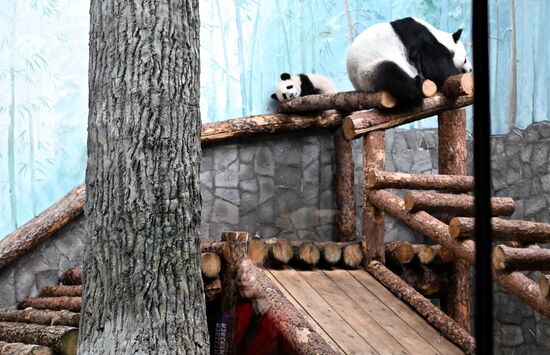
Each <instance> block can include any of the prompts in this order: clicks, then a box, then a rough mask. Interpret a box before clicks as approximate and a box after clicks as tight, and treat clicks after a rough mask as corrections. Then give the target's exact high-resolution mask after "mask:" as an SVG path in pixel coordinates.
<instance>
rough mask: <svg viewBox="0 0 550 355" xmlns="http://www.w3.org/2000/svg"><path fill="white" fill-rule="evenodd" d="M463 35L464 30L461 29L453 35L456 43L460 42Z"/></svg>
mask: <svg viewBox="0 0 550 355" xmlns="http://www.w3.org/2000/svg"><path fill="white" fill-rule="evenodd" d="M461 34H462V28H459V29H458V31H456V32H455V33H453V39H454V40H455V43H456V42H458V40H459V39H460V35H461Z"/></svg>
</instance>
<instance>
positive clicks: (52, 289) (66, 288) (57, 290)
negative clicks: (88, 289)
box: [38, 285, 82, 297]
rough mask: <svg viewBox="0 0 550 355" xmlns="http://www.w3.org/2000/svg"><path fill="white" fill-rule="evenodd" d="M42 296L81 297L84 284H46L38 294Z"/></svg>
mask: <svg viewBox="0 0 550 355" xmlns="http://www.w3.org/2000/svg"><path fill="white" fill-rule="evenodd" d="M38 296H40V297H59V296H67V297H81V296H82V285H72V286H70V285H58V286H44V287H42V289H41V290H40V293H39V294H38Z"/></svg>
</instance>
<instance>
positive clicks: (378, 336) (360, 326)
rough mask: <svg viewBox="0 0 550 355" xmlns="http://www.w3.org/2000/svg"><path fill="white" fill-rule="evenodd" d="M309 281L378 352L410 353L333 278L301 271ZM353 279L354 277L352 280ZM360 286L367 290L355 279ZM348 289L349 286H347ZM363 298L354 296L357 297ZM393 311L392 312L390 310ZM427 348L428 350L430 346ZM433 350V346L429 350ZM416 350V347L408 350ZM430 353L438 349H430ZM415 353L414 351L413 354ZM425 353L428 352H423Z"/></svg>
mask: <svg viewBox="0 0 550 355" xmlns="http://www.w3.org/2000/svg"><path fill="white" fill-rule="evenodd" d="M298 275H300V276H301V277H302V278H303V279H304V280H306V282H307V283H308V284H309V285H310V286H311V287H313V289H315V291H317V293H318V294H319V295H320V296H321V297H323V299H324V300H325V301H326V302H327V303H328V304H330V305H331V306H332V308H334V309H335V310H336V311H337V312H338V314H339V315H340V316H341V317H342V318H343V319H345V320H346V322H347V323H348V324H349V325H350V326H351V327H352V328H353V329H355V330H356V331H357V333H358V334H359V335H361V336H362V337H363V339H365V341H367V342H368V343H369V344H370V345H372V347H373V348H374V349H376V351H378V352H379V353H381V354H411V353H409V352H408V351H407V350H405V349H406V348H405V347H403V346H402V344H400V343H399V342H398V341H397V340H396V339H395V337H394V336H392V335H391V334H390V333H389V332H388V331H387V329H384V328H383V327H382V326H380V324H379V323H378V321H377V320H376V319H374V318H373V317H371V315H370V314H369V313H368V312H365V310H364V309H363V308H362V307H360V306H359V305H358V304H357V303H356V302H354V299H353V298H350V297H348V296H347V295H346V294H345V293H344V292H343V291H342V290H341V289H340V288H339V285H337V284H336V282H334V281H333V280H332V279H331V278H330V277H328V276H327V275H325V274H324V273H323V271H321V270H315V271H298ZM352 279H353V277H352ZM353 281H355V283H356V284H357V286H358V287H360V288H361V289H362V290H364V287H363V286H361V284H359V283H358V282H357V281H356V280H355V279H353ZM346 286H347V285H346ZM357 297H361V295H359V294H357V295H354V298H355V299H357ZM390 312H391V311H390ZM427 348H428V347H427ZM429 348H431V347H429ZM408 349H409V350H411V351H412V350H414V348H408ZM430 350H431V353H433V352H434V351H435V350H434V349H433V348H431V349H430ZM412 353H413V354H414V353H415V352H414V351H413V352H412ZM422 353H426V352H422Z"/></svg>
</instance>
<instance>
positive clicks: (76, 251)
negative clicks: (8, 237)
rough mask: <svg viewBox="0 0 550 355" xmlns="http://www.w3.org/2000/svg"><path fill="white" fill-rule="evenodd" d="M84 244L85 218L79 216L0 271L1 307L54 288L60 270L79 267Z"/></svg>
mask: <svg viewBox="0 0 550 355" xmlns="http://www.w3.org/2000/svg"><path fill="white" fill-rule="evenodd" d="M84 244H85V235H84V218H83V217H82V216H80V217H78V218H76V219H75V220H74V221H72V222H69V223H68V224H67V225H66V226H65V227H64V228H63V229H61V230H60V231H59V232H57V233H56V234H55V235H54V236H52V237H51V238H50V239H48V240H47V241H45V242H44V243H42V244H41V245H39V246H38V247H37V248H36V249H34V250H32V251H31V252H29V253H28V254H26V255H24V256H22V257H21V258H19V259H17V260H16V261H15V263H13V264H12V265H9V266H7V267H5V268H4V269H2V270H0V308H1V307H5V306H12V305H14V304H15V302H16V301H20V300H22V299H24V298H27V297H29V296H36V295H37V294H38V291H39V290H40V289H41V288H42V287H43V286H47V285H57V284H58V283H59V277H60V276H61V273H62V272H63V271H65V270H67V269H70V268H72V267H75V266H79V265H81V264H82V260H83V259H84Z"/></svg>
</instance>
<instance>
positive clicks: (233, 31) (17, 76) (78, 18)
mask: <svg viewBox="0 0 550 355" xmlns="http://www.w3.org/2000/svg"><path fill="white" fill-rule="evenodd" d="M471 1H472V0H412V1H411V0H392V1H386V2H380V1H376V0H328V1H322V0H310V1H307V0H298V1H291V0H280V1H260V0H228V1H221V0H204V1H201V2H200V7H201V8H200V12H201V17H202V21H201V22H202V30H201V58H202V63H201V90H202V92H201V96H202V98H201V110H202V117H203V120H205V121H218V120H224V119H229V118H236V117H241V116H243V115H249V114H259V113H266V112H271V111H273V110H274V109H275V105H274V103H273V101H272V99H271V98H270V94H271V93H272V92H273V89H274V87H275V84H276V82H277V80H278V78H279V75H280V74H281V72H292V73H300V72H313V73H319V74H323V75H326V76H328V77H330V78H332V79H333V81H334V82H335V84H336V86H337V88H338V89H339V90H342V91H344V90H350V89H351V88H352V86H351V83H350V82H349V80H348V79H347V75H346V68H345V56H346V51H347V48H348V46H349V44H350V39H351V38H352V37H355V36H357V34H358V33H360V32H361V31H362V30H363V29H365V28H366V27H368V26H370V25H372V24H375V23H378V22H383V21H390V20H393V19H397V18H401V17H405V16H416V17H420V18H424V19H426V20H427V21H429V22H432V23H433V24H434V25H435V26H437V27H440V28H441V29H444V30H448V31H454V30H456V29H457V28H459V27H462V28H464V29H465V31H464V34H463V41H464V43H465V44H466V47H467V49H468V50H469V51H470V52H471V38H470V30H471V10H470V8H471V4H472V2H471ZM14 4H17V5H16V6H17V31H16V32H15V33H14V32H12V31H14V30H13V29H12V27H13V26H12V25H15V22H14V21H13V18H14V17H13V16H12V15H13V6H14ZM88 5H89V4H88V3H87V2H86V1H73V0H32V1H17V0H0V19H1V21H0V88H1V90H2V92H3V93H4V95H2V96H1V97H0V216H2V217H1V218H0V236H3V235H5V234H7V233H8V232H9V231H11V230H13V228H15V225H16V224H22V223H24V222H25V221H27V220H28V219H29V218H31V217H32V216H33V214H35V213H39V212H40V211H41V210H42V209H44V208H45V207H47V206H49V205H50V204H51V203H52V202H53V201H55V200H57V199H59V198H60V197H61V196H63V195H64V194H65V193H66V192H68V191H69V190H70V189H72V188H74V187H75V186H77V185H78V184H80V183H82V181H83V176H84V167H85V161H86V148H85V146H86V123H87V119H86V117H87V73H88V68H87V64H88V59H87V58H88V47H87V41H88V23H89V17H88V10H89V9H88ZM490 5H491V9H490V10H491V16H490V19H491V21H490V27H491V38H490V41H491V69H492V71H491V89H492V103H491V104H492V108H493V122H492V126H493V132H494V133H507V132H508V131H509V130H510V129H511V127H512V126H517V127H520V128H524V127H526V126H527V125H529V124H531V123H532V122H536V121H541V120H547V119H549V118H550V104H549V103H548V93H547V90H546V85H547V80H545V79H546V78H548V76H549V75H550V65H548V58H549V57H550V47H549V46H548V45H547V33H548V30H549V29H550V25H549V24H548V21H547V19H546V17H547V16H545V15H544V14H548V13H549V11H550V1H548V0H529V1H517V0H490ZM13 28H15V27H13ZM13 37H16V38H15V42H14V43H13V45H14V46H15V47H14V48H15V51H13V50H12V41H13ZM37 55H38V56H39V57H37ZM38 58H42V59H43V60H44V63H46V64H44V63H42V61H41V60H40V59H38ZM27 62H29V63H31V64H30V65H31V67H32V69H31V67H29V66H28V65H27V64H26V63H27ZM33 105H38V106H37V107H35V106H33ZM430 122H431V123H430ZM435 123H436V121H435V120H427V121H425V122H424V123H422V126H419V125H418V124H417V125H416V126H415V125H414V124H412V125H410V126H409V127H422V128H424V127H430V126H432V127H433V126H434V125H435Z"/></svg>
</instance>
